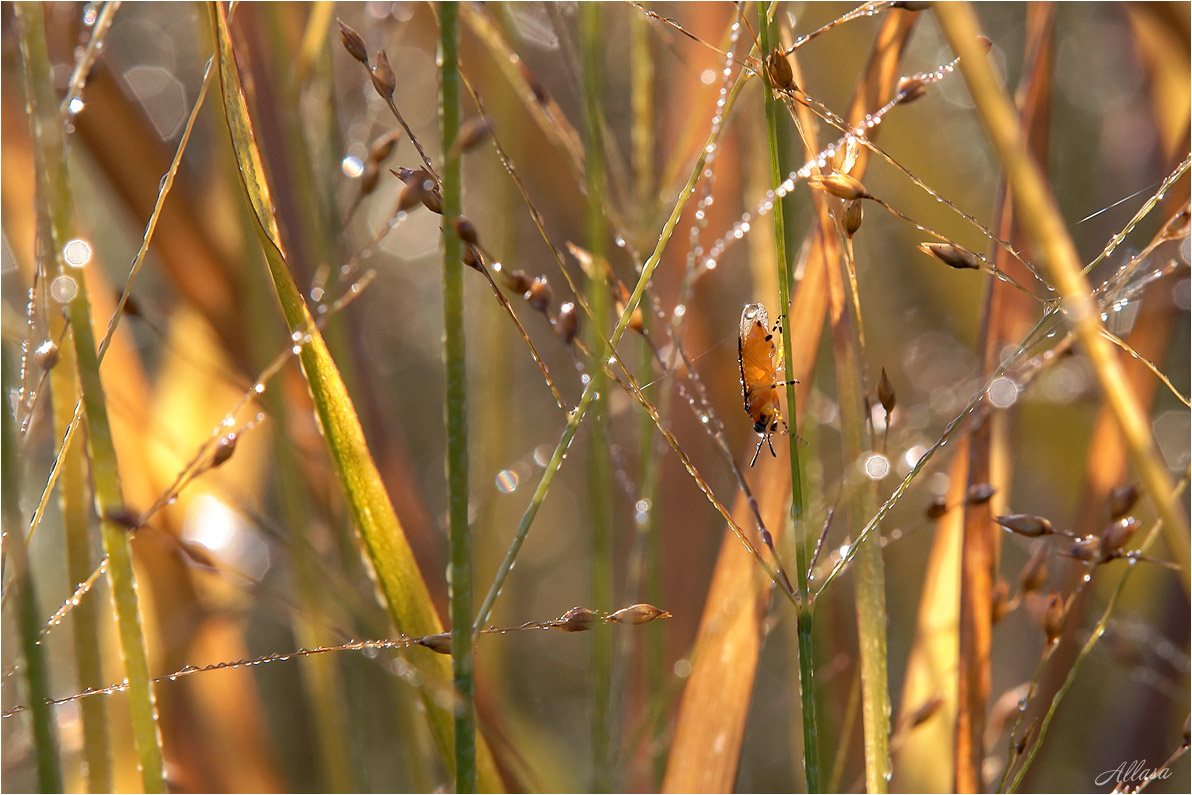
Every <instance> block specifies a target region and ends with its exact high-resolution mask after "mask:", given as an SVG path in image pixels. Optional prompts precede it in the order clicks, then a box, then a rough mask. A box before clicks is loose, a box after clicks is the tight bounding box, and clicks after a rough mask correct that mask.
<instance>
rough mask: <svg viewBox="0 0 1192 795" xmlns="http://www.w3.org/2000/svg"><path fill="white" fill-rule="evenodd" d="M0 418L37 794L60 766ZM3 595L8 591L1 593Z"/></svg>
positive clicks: (13, 437) (56, 782) (8, 429)
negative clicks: (31, 724) (31, 726)
mask: <svg viewBox="0 0 1192 795" xmlns="http://www.w3.org/2000/svg"><path fill="white" fill-rule="evenodd" d="M8 364H9V356H8V347H7V346H5V348H4V360H3V363H2V364H0V368H2V369H3V382H4V389H3V393H4V394H5V395H9V394H11V392H10V391H9V387H10V381H11V379H10V378H9V372H8V369H9V368H8ZM0 422H3V429H2V431H0V432H2V433H3V442H0V446H2V447H3V456H4V461H3V469H2V470H0V471H2V472H3V483H2V485H0V492H2V494H3V503H4V550H5V551H6V552H7V553H9V556H10V560H12V581H11V586H12V587H13V588H14V589H15V592H16V598H17V611H18V614H19V615H18V622H19V624H20V629H21V646H22V651H23V653H24V658H25V664H24V668H25V678H26V679H27V680H28V682H29V710H30V712H31V713H32V720H33V756H34V759H35V760H36V768H37V785H38V787H39V788H40V789H41V791H42V792H62V791H63V789H62V770H61V768H60V767H59V764H58V736H57V732H56V731H55V727H54V715H53V712H52V711H51V710H53V707H51V706H50V705H49V704H48V703H46V702H47V699H48V698H49V697H50V671H49V666H48V665H47V663H46V658H45V649H44V648H43V647H42V645H41V643H40V642H39V641H38V638H37V636H38V631H39V630H40V629H41V616H40V614H39V611H38V608H37V591H36V589H35V588H34V587H33V572H32V570H31V569H30V567H29V549H28V547H27V546H26V544H27V541H26V536H25V528H24V523H23V522H22V521H21V509H20V497H21V484H20V469H19V468H18V466H19V465H18V463H17V433H16V417H15V416H13V414H12V412H11V411H9V410H8V408H7V407H5V409H4V416H3V418H0ZM5 595H6V596H7V595H8V594H7V592H6V593H5Z"/></svg>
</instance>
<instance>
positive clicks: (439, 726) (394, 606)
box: [211, 4, 501, 791]
mask: <svg viewBox="0 0 1192 795" xmlns="http://www.w3.org/2000/svg"><path fill="white" fill-rule="evenodd" d="M211 8H212V16H213V29H214V30H215V31H216V36H217V46H218V48H219V59H218V60H219V67H220V86H221V89H222V91H223V105H224V113H225V116H226V119H227V123H228V130H229V133H230V135H231V141H232V147H233V149H234V151H235V155H236V160H237V164H238V165H239V168H240V175H241V179H242V182H243V187H244V192H245V199H246V200H247V201H248V202H249V205H250V206H251V208H252V214H253V218H254V222H255V225H256V228H257V232H258V237H259V238H260V243H261V247H262V249H263V252H264V255H265V260H266V263H267V264H268V266H269V272H270V275H271V277H272V279H273V284H274V288H275V289H276V291H277V297H278V300H279V301H280V302H281V306H282V312H283V314H284V315H285V317H286V322H287V324H288V325H289V327H290V330H291V333H292V334H293V335H294V342H295V344H296V345H300V346H301V349H302V350H301V353H300V354H299V359H300V361H301V363H302V370H303V373H304V375H305V376H306V382H307V385H308V387H309V388H310V392H311V396H312V399H313V400H314V403H315V409H316V412H317V413H318V416H319V421H320V424H321V428H322V431H323V437H324V439H325V440H326V443H327V447H328V451H329V453H330V456H331V459H332V462H333V464H334V466H335V471H336V476H337V477H338V478H339V481H340V485H341V487H342V488H343V489H344V493H345V496H346V497H347V501H348V504H349V507H350V509H351V512H352V517H353V520H354V521H355V523H356V527H357V529H358V530H359V532H360V535H361V538H362V540H363V541H364V545H365V549H366V550H367V552H368V555H369V558H370V560H371V562H372V565H373V568H374V571H375V572H376V575H377V579H378V581H379V584H380V587H381V591H382V593H383V594H384V596H385V600H386V604H387V606H388V609H389V614H390V617H391V619H392V620H393V623H394V626H395V627H396V628H397V629H398V631H400V632H403V633H406V634H410V635H432V634H435V633H437V632H439V631H440V630H441V625H440V624H439V619H438V616H437V615H436V614H435V611H434V605H433V604H432V603H431V601H430V595H429V593H428V591H427V589H426V583H425V582H424V581H423V579H422V574H421V572H420V571H419V570H418V567H417V565H416V563H415V561H414V557H413V554H412V553H411V551H410V546H409V543H408V542H407V541H406V538H405V534H404V532H403V530H402V527H401V524H400V522H399V521H398V519H397V515H396V514H395V513H394V511H393V505H392V503H391V502H390V500H389V495H388V494H387V493H386V491H385V488H384V484H383V483H382V481H381V477H380V473H379V472H378V471H377V468H376V464H375V463H374V462H373V460H372V456H371V454H370V453H369V451H368V445H367V443H366V442H365V439H364V433H363V430H362V429H361V427H360V421H359V419H358V418H357V416H356V412H355V409H354V408H353V405H352V400H351V398H350V397H349V395H348V393H347V390H346V388H345V387H344V383H343V380H342V379H341V378H340V376H339V371H338V368H337V367H336V365H335V362H334V361H332V359H331V356H330V353H329V351H328V350H327V346H326V344H325V343H324V342H323V338H322V335H321V334H320V333H319V331H318V329H317V328H316V327H315V324H314V322H313V319H312V318H311V316H310V312H309V311H308V310H307V307H306V304H305V302H304V301H303V299H302V296H301V294H300V293H299V292H298V289H297V286H296V285H295V284H294V281H293V278H292V277H291V276H290V272H289V269H288V266H287V264H286V260H285V255H284V254H283V250H282V248H281V245H280V236H279V234H278V230H277V222H276V220H275V218H274V211H273V204H272V199H271V197H270V193H269V188H268V185H267V182H266V179H265V173H264V168H263V166H262V164H261V157H260V153H259V152H258V151H257V147H256V141H255V138H254V136H253V131H252V122H251V120H250V118H249V116H248V110H247V107H246V105H245V101H244V95H243V93H242V89H241V85H240V77H239V71H238V69H237V67H236V61H235V55H234V53H233V51H232V43H231V38H230V35H229V31H228V27H227V18H226V12H225V11H224V9H223V7H222V6H219V5H218V4H216V5H213V6H212V7H211ZM410 662H411V663H412V664H413V665H415V666H416V667H417V668H418V669H419V671H421V672H422V674H423V676H425V677H426V680H427V683H426V688H427V689H426V690H425V691H424V702H425V704H426V707H427V717H428V719H429V722H430V725H431V730H432V733H433V735H434V737H435V742H436V744H437V746H438V748H439V752H440V753H441V754H442V755H443V757H444V760H445V761H446V762H447V764H448V767H449V768H451V769H453V768H454V764H453V763H454V758H455V757H454V751H453V748H454V739H453V738H454V730H453V713H452V710H451V709H448V708H445V707H444V706H443V705H442V704H441V703H440V702H439V701H438V700H437V699H436V698H434V697H433V695H431V694H432V693H433V692H435V691H441V690H444V689H449V686H448V682H450V680H451V674H450V664H449V663H448V661H447V660H445V659H443V658H442V657H437V656H434V655H430V654H429V653H427V654H421V653H417V652H416V653H413V654H411V655H410ZM477 756H478V759H477V763H478V786H479V788H480V789H483V790H485V791H495V790H499V789H500V788H501V783H500V779H499V777H498V776H497V773H496V770H495V768H494V767H493V764H492V758H491V756H489V755H488V753H487V748H484V747H483V746H482V747H481V748H479V749H478V754H477Z"/></svg>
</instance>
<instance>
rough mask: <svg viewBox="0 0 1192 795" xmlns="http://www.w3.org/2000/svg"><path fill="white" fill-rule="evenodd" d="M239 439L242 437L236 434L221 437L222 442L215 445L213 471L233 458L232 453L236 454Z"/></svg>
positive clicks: (212, 457) (212, 462) (212, 461)
mask: <svg viewBox="0 0 1192 795" xmlns="http://www.w3.org/2000/svg"><path fill="white" fill-rule="evenodd" d="M239 439H240V437H239V436H237V435H236V434H234V433H229V434H227V435H226V436H222V437H220V440H219V441H218V442H216V443H215V454H214V455H212V456H211V468H212V469H214V468H215V467H218V466H223V465H224V464H225V463H227V460H228V459H229V458H231V457H232V453H234V452H236V442H237V441H238V440H239Z"/></svg>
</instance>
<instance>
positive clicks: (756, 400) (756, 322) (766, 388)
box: [737, 304, 798, 466]
mask: <svg viewBox="0 0 1192 795" xmlns="http://www.w3.org/2000/svg"><path fill="white" fill-rule="evenodd" d="M780 327H781V322H779V323H775V324H774V326H773V328H771V327H770V316H769V314H768V313H767V312H766V307H765V306H763V305H762V304H746V305H745V309H743V310H742V311H741V337H740V339H739V340H738V341H737V361H738V363H739V364H740V365H741V393H742V395H743V396H744V398H745V413H747V414H748V415H749V417H750V419H752V420H753V430H755V431H757V433H758V434H759V435H760V436H761V439H760V440H759V441H758V443H757V450H755V451H754V453H753V460H752V461H750V462H749V466H753V465H754V464H755V463H757V456H758V454H759V453H761V451H762V445H763V444H766V445H769V447H770V454H771V455H773V456H775V457H777V456H778V454H777V453H775V452H774V443H773V442H771V441H770V436H771V435H772V434H773V433H775V432H776V431H777V430H778V428H779V426H780V425H781V426H782V427H783V428H784V429H785V428H787V424H786V420H785V419H784V418H783V416H782V406H781V405H780V404H779V402H778V387H780V386H786V385H787V384H788V383H792V384H793V383H798V382H797V381H778V380H777V366H778V362H777V361H776V356H777V351H778V346H777V345H775V343H774V333H775V332H777V331H778V330H779V328H780Z"/></svg>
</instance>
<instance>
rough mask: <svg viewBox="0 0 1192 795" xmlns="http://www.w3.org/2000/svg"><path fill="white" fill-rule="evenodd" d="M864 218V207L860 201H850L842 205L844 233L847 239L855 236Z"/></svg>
mask: <svg viewBox="0 0 1192 795" xmlns="http://www.w3.org/2000/svg"><path fill="white" fill-rule="evenodd" d="M864 217H865V205H864V204H863V203H862V202H861V200H860V199H852V200H850V201H846V202H845V203H844V231H845V233H846V234H847V235H848V236H849V237H852V236H853V235H855V234H857V230H858V229H860V228H861V220H862V219H863V218H864Z"/></svg>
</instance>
